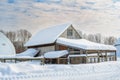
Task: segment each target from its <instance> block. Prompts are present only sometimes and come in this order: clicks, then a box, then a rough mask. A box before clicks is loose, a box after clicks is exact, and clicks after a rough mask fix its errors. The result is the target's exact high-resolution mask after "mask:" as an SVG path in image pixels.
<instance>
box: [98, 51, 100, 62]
mask: <svg viewBox="0 0 120 80" xmlns="http://www.w3.org/2000/svg"><path fill="white" fill-rule="evenodd" d="M99 62H100V53H99V51H98V63H99Z"/></svg>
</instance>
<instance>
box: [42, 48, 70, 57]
mask: <svg viewBox="0 0 120 80" xmlns="http://www.w3.org/2000/svg"><path fill="white" fill-rule="evenodd" d="M67 54H68V51H67V50H62V51H51V52H47V53H45V54H44V57H45V58H59V57H62V56H65V55H67Z"/></svg>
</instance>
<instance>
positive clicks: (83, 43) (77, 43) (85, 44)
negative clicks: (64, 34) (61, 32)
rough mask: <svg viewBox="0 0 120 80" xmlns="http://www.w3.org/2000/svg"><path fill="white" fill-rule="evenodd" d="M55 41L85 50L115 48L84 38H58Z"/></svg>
mask: <svg viewBox="0 0 120 80" xmlns="http://www.w3.org/2000/svg"><path fill="white" fill-rule="evenodd" d="M56 43H58V44H63V45H66V46H71V47H75V48H80V49H85V50H116V48H115V47H114V46H112V45H105V44H99V43H94V42H91V41H88V40H85V39H66V38H58V39H57V41H56Z"/></svg>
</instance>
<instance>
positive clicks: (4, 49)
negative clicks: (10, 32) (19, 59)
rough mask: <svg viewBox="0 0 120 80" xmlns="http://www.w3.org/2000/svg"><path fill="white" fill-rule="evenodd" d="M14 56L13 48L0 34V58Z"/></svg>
mask: <svg viewBox="0 0 120 80" xmlns="http://www.w3.org/2000/svg"><path fill="white" fill-rule="evenodd" d="M15 55H16V52H15V47H14V46H13V44H12V42H11V41H10V40H9V39H8V38H7V37H6V36H5V35H4V34H3V33H1V32H0V57H11V56H15Z"/></svg>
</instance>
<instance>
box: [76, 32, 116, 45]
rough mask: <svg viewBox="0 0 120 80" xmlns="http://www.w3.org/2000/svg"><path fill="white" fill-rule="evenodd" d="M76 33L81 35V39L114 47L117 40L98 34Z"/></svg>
mask: <svg viewBox="0 0 120 80" xmlns="http://www.w3.org/2000/svg"><path fill="white" fill-rule="evenodd" d="M78 32H79V34H80V35H81V38H83V39H87V40H89V41H92V42H96V43H102V44H107V45H114V44H115V42H116V40H117V38H116V37H114V36H108V37H103V36H102V35H101V34H100V33H96V34H86V33H82V32H81V31H78Z"/></svg>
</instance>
